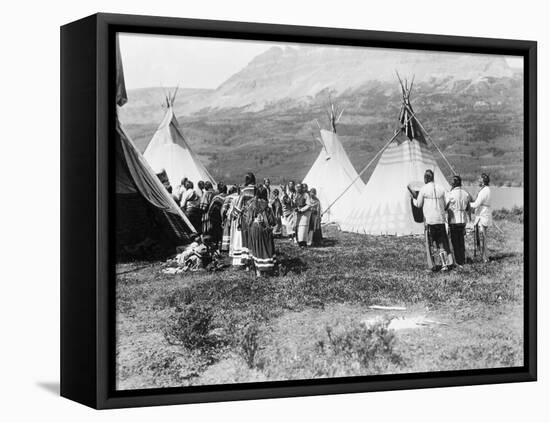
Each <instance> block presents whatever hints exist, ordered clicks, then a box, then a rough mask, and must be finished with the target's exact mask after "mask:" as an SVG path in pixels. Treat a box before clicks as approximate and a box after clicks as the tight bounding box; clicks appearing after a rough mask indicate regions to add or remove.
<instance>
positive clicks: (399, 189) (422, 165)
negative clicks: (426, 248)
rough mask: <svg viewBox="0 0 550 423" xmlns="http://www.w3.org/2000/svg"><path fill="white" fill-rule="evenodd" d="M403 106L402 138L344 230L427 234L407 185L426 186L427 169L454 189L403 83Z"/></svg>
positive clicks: (384, 154)
mask: <svg viewBox="0 0 550 423" xmlns="http://www.w3.org/2000/svg"><path fill="white" fill-rule="evenodd" d="M400 83H401V88H402V94H403V104H402V106H401V112H400V114H399V122H400V129H399V134H400V135H399V136H396V137H394V138H393V140H392V141H391V142H390V143H389V144H388V145H387V147H386V148H385V150H383V152H382V154H381V156H380V159H379V161H378V164H377V166H376V168H375V169H374V172H373V173H372V175H371V177H370V179H369V181H368V182H367V184H366V186H365V189H364V190H363V193H362V195H361V197H360V198H358V199H357V201H356V202H355V207H353V208H352V209H350V210H349V213H348V215H347V216H346V219H345V221H344V223H343V224H342V225H341V229H342V230H344V231H348V232H357V233H361V234H371V235H413V234H421V233H423V232H424V227H423V224H422V223H416V222H415V221H414V219H413V216H412V211H411V196H410V194H409V192H408V190H407V185H408V184H410V183H411V182H422V181H423V179H424V172H425V171H426V169H431V170H433V172H434V182H435V183H436V184H438V185H440V186H441V187H443V188H444V189H445V190H449V189H450V186H449V183H448V182H447V180H446V179H445V177H444V176H443V173H442V172H441V170H440V168H439V166H438V165H437V163H436V161H435V159H434V156H433V154H432V152H431V151H430V149H429V148H428V144H427V141H426V137H427V134H426V133H425V132H424V130H423V127H422V124H421V123H420V121H419V120H418V118H417V117H416V115H415V114H414V111H413V109H412V106H411V103H410V96H411V89H412V83H411V84H410V85H408V84H407V82H405V83H403V82H402V81H401V80H400Z"/></svg>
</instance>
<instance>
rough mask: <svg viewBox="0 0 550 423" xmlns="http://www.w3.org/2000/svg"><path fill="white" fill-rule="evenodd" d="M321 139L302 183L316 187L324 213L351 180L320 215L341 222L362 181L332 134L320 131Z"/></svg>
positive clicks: (355, 198)
mask: <svg viewBox="0 0 550 423" xmlns="http://www.w3.org/2000/svg"><path fill="white" fill-rule="evenodd" d="M321 141H322V144H323V148H322V149H321V152H320V153H319V156H318V157H317V160H315V163H313V166H312V167H311V169H310V170H309V172H308V174H307V175H306V177H305V178H304V181H303V182H304V183H306V184H307V185H308V187H309V188H310V189H311V188H315V189H316V190H317V195H318V197H319V200H320V201H321V211H322V212H325V211H326V210H327V208H328V207H329V206H330V205H331V204H332V203H333V202H334V201H335V200H336V199H337V198H338V196H340V195H341V194H342V193H343V192H344V190H345V189H346V188H348V187H350V184H352V182H353V181H354V180H355V182H353V185H351V187H350V188H349V189H348V190H347V191H346V192H345V193H344V195H342V197H341V198H339V199H338V201H337V202H336V203H335V204H333V205H332V207H331V208H330V209H329V210H328V212H326V213H325V214H324V215H323V221H324V222H335V223H337V224H338V225H342V224H343V223H344V219H345V217H346V215H347V214H348V212H349V210H350V208H351V207H352V205H353V204H354V203H355V202H356V201H357V198H358V197H359V196H360V194H361V192H362V191H363V189H364V188H365V184H364V182H363V181H362V180H361V178H359V177H358V174H357V171H356V170H355V168H354V167H353V165H352V164H351V162H350V160H349V158H348V155H347V154H346V152H345V150H344V147H343V146H342V143H341V142H340V140H339V139H338V135H336V133H334V132H331V131H327V130H324V129H323V130H321Z"/></svg>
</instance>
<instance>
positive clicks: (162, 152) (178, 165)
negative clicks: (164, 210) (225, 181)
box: [143, 89, 216, 188]
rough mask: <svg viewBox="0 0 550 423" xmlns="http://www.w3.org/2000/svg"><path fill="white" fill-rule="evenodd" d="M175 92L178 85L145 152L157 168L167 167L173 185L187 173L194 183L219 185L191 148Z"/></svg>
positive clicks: (164, 168) (177, 183)
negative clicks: (176, 107)
mask: <svg viewBox="0 0 550 423" xmlns="http://www.w3.org/2000/svg"><path fill="white" fill-rule="evenodd" d="M176 93H177V89H176V91H174V94H173V95H171V96H169V95H167V96H166V109H167V110H166V115H165V116H164V119H163V120H162V122H161V123H160V125H159V127H158V129H157V131H156V132H155V134H154V135H153V138H152V139H151V141H150V142H149V145H148V146H147V148H146V149H145V152H144V153H143V156H144V157H145V159H146V160H147V162H149V164H150V165H151V167H152V168H153V169H154V170H155V172H157V173H161V172H162V171H163V170H164V171H166V173H167V175H168V179H169V181H170V185H172V188H175V187H177V186H179V185H180V184H181V181H182V179H183V178H184V177H187V178H188V179H189V180H190V181H191V182H193V183H194V184H195V187H196V185H197V182H198V181H205V182H206V181H210V182H212V184H213V185H214V186H216V183H215V181H214V178H212V176H211V175H210V173H208V171H207V170H206V168H205V167H204V165H203V164H202V163H201V161H200V160H199V158H198V157H197V155H196V154H195V153H194V152H193V150H191V147H190V146H189V144H187V141H186V140H185V137H184V136H183V133H182V131H181V127H180V125H179V124H178V121H177V119H176V115H175V114H174V109H173V105H174V100H175V97H176Z"/></svg>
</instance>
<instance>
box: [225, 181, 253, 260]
mask: <svg viewBox="0 0 550 423" xmlns="http://www.w3.org/2000/svg"><path fill="white" fill-rule="evenodd" d="M255 195H256V177H255V176H254V174H253V173H252V172H248V173H247V174H246V175H245V178H244V187H243V189H242V190H241V194H240V195H239V198H238V199H237V203H236V204H235V206H234V207H233V213H232V218H233V219H236V222H237V225H236V227H232V228H231V245H232V247H233V265H234V266H248V265H249V257H248V226H247V225H246V222H245V221H244V220H243V218H242V217H243V216H242V215H243V212H244V210H245V208H246V206H247V204H248V202H249V201H250V200H251V199H252V198H254V197H255ZM233 229H235V230H233Z"/></svg>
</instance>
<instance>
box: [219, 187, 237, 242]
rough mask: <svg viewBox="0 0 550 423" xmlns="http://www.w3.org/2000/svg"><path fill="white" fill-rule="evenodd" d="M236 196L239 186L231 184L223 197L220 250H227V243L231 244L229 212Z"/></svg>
mask: <svg viewBox="0 0 550 423" xmlns="http://www.w3.org/2000/svg"><path fill="white" fill-rule="evenodd" d="M237 198H239V187H238V186H236V185H233V186H232V187H231V188H230V189H229V193H228V194H227V196H226V197H225V199H224V202H223V205H222V209H221V217H222V225H223V234H222V247H221V251H224V252H225V251H229V245H230V244H231V222H232V219H231V212H232V211H233V204H235V203H236V201H237Z"/></svg>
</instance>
